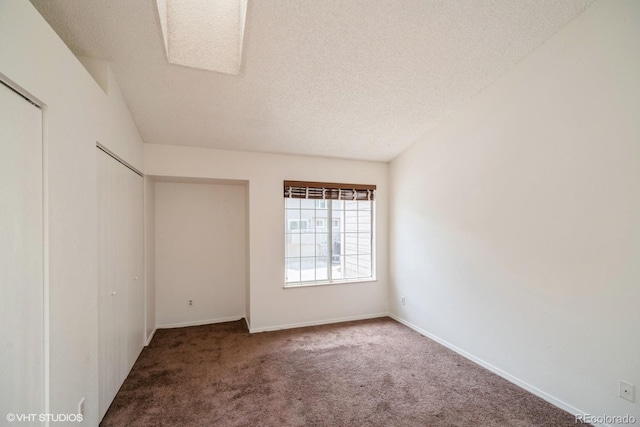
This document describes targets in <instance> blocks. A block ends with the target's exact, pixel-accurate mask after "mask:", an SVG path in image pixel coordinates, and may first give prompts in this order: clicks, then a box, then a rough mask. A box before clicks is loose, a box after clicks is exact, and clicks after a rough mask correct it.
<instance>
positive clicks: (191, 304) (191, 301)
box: [189, 299, 193, 307]
mask: <svg viewBox="0 0 640 427" xmlns="http://www.w3.org/2000/svg"><path fill="white" fill-rule="evenodd" d="M189 307H193V300H192V299H190V300H189Z"/></svg>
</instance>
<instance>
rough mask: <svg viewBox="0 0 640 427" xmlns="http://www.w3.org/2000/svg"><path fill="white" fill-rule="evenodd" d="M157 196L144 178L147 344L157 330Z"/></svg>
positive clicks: (153, 184)
mask: <svg viewBox="0 0 640 427" xmlns="http://www.w3.org/2000/svg"><path fill="white" fill-rule="evenodd" d="M155 229H156V196H155V183H154V181H153V179H152V178H151V177H148V176H145V177H144V251H145V256H144V264H145V282H144V287H145V316H146V317H145V330H146V331H145V334H146V340H147V344H148V343H149V341H150V340H151V338H152V337H153V333H154V331H155V330H156V231H155Z"/></svg>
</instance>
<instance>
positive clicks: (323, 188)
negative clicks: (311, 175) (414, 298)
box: [284, 181, 376, 287]
mask: <svg viewBox="0 0 640 427" xmlns="http://www.w3.org/2000/svg"><path fill="white" fill-rule="evenodd" d="M375 188H376V187H375V186H374V185H354V184H333V183H307V182H300V181H285V182H284V196H285V197H284V198H285V224H286V225H287V226H286V229H285V287H293V286H304V285H314V284H325V283H336V282H350V281H363V280H371V279H373V278H374V277H375V259H374V251H373V247H374V246H373V241H374V238H375V236H374V216H375ZM309 224H315V227H312V226H309ZM328 224H331V227H329V226H328Z"/></svg>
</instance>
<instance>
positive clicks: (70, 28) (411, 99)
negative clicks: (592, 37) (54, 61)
mask: <svg viewBox="0 0 640 427" xmlns="http://www.w3.org/2000/svg"><path fill="white" fill-rule="evenodd" d="M31 1H32V3H33V4H34V5H35V6H36V8H37V9H38V10H39V11H40V13H41V14H42V15H43V16H44V18H45V19H46V20H47V21H48V22H49V24H50V25H51V26H52V27H53V29H54V30H55V31H56V32H57V33H58V34H59V35H60V37H61V38H62V39H63V40H64V41H65V43H66V44H67V45H68V46H69V48H70V49H71V50H72V51H73V52H74V53H75V54H76V55H79V56H88V57H93V58H100V59H106V60H108V61H110V62H111V67H112V69H113V71H114V73H115V75H116V78H117V80H118V83H119V84H120V87H121V89H122V92H123V94H124V97H125V100H126V101H127V104H128V105H129V108H130V110H131V113H132V115H133V118H134V120H135V122H136V124H137V126H138V128H139V130H140V134H141V135H142V138H143V140H144V141H145V142H147V143H155V144H172V145H189V146H202V147H212V148H219V149H233V150H246V151H258V152H274V153H290V154H305V155H314V156H328V157H340V158H355V159H365V160H378V161H389V160H391V159H393V158H394V157H395V156H397V155H398V154H400V153H401V152H402V151H403V150H404V149H405V148H407V147H408V146H409V145H410V144H411V143H413V142H414V141H416V140H417V139H419V138H420V137H421V136H423V135H424V134H425V133H427V132H429V130H430V129H432V128H433V127H434V126H436V125H437V124H438V123H439V122H440V121H441V120H443V119H444V118H445V117H446V116H447V115H448V114H450V113H451V112H452V111H454V110H455V109H456V108H459V107H460V106H461V105H463V104H464V103H465V102H466V101H468V100H469V99H470V98H471V97H473V96H474V95H476V94H477V93H478V92H479V91H481V90H482V89H483V88H485V87H486V86H487V85H489V84H490V83H491V82H492V81H494V80H495V79H496V78H498V77H499V76H500V75H502V74H504V73H505V72H506V71H507V70H509V68H511V67H513V66H514V65H515V64H516V63H517V62H518V61H520V60H521V59H522V58H523V57H525V56H526V55H527V54H528V53H530V52H531V51H532V50H533V49H535V48H536V47H537V46H539V45H540V44H542V43H544V41H545V40H546V39H548V38H549V37H551V36H552V35H553V34H554V33H555V32H556V31H558V30H559V29H560V28H562V27H563V26H564V25H566V24H567V23H568V22H570V21H571V20H572V19H574V18H575V17H576V16H577V15H578V14H580V13H581V12H582V11H583V10H584V9H585V8H586V7H588V5H589V4H590V3H591V2H592V0H517V1H514V0H438V1H436V0H249V3H248V7H247V15H246V24H245V25H246V27H245V36H244V49H243V53H242V63H241V68H240V74H239V75H231V74H223V73H218V72H214V71H205V70H200V69H196V68H189V67H184V66H180V65H174V64H171V63H169V62H168V61H167V58H166V55H165V49H164V45H163V35H162V32H161V28H160V24H159V21H158V12H157V9H156V3H155V0H83V1H70V0H31ZM174 1H177V0H174ZM212 25H215V22H212Z"/></svg>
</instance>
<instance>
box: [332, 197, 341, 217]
mask: <svg viewBox="0 0 640 427" xmlns="http://www.w3.org/2000/svg"><path fill="white" fill-rule="evenodd" d="M343 206H344V202H343V201H342V200H332V201H331V209H333V210H334V211H335V210H342V209H344V207H343ZM334 216H335V215H334Z"/></svg>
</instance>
